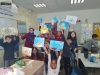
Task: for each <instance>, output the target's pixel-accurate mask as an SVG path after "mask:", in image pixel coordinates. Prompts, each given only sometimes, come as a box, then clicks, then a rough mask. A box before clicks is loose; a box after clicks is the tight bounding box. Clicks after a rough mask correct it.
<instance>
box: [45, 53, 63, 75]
mask: <svg viewBox="0 0 100 75" xmlns="http://www.w3.org/2000/svg"><path fill="white" fill-rule="evenodd" d="M60 60H61V56H59V58H58V60H57V67H56V69H52V68H51V66H50V64H51V54H48V74H47V75H58V74H59V70H60Z"/></svg>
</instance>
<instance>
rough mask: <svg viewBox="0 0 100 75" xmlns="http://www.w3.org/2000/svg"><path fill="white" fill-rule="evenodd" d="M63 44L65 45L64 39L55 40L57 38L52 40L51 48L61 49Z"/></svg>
mask: <svg viewBox="0 0 100 75" xmlns="http://www.w3.org/2000/svg"><path fill="white" fill-rule="evenodd" d="M63 46H64V42H62V41H55V40H51V41H50V49H51V50H55V51H60V50H62V49H63Z"/></svg>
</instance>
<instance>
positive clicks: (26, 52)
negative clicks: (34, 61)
mask: <svg viewBox="0 0 100 75" xmlns="http://www.w3.org/2000/svg"><path fill="white" fill-rule="evenodd" d="M22 53H23V54H24V55H26V56H31V53H32V48H28V47H22Z"/></svg>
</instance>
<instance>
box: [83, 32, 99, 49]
mask: <svg viewBox="0 0 100 75" xmlns="http://www.w3.org/2000/svg"><path fill="white" fill-rule="evenodd" d="M97 40H98V35H97V34H93V35H92V39H90V40H89V41H87V42H86V43H84V45H83V51H88V50H91V47H92V45H94V46H95V47H96V48H97V49H98V50H99V49H100V46H98V45H97V44H96V43H95V42H96V41H97Z"/></svg>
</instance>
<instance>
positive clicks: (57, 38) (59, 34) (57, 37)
mask: <svg viewBox="0 0 100 75" xmlns="http://www.w3.org/2000/svg"><path fill="white" fill-rule="evenodd" d="M55 38H56V40H57V41H62V33H61V31H57V34H56V33H55Z"/></svg>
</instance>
